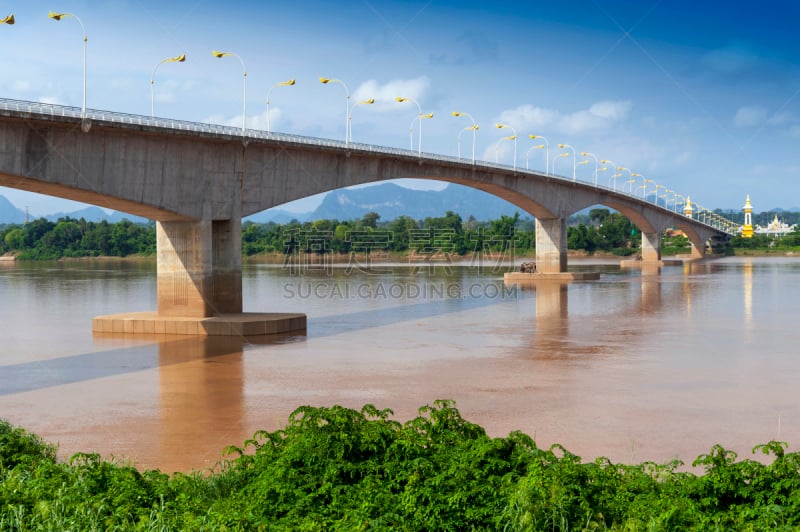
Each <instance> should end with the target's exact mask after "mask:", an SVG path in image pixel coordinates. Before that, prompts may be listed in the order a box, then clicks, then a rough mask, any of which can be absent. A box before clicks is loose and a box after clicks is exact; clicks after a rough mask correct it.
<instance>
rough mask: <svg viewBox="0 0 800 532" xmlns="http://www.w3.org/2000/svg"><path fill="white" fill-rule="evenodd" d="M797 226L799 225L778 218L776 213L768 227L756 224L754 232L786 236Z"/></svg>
mask: <svg viewBox="0 0 800 532" xmlns="http://www.w3.org/2000/svg"><path fill="white" fill-rule="evenodd" d="M796 228H797V225H789V224H786V223H784V222H781V221H780V220H778V215H777V214H776V215H775V218H774V219H773V220H772V221H771V222H770V223H769V224H768V225H767V226H766V227H761V226H760V225H756V228H755V230H754V232H755V233H756V234H758V235H770V236H784V235H786V234H788V233H791V232H792V231H794V230H795V229H796Z"/></svg>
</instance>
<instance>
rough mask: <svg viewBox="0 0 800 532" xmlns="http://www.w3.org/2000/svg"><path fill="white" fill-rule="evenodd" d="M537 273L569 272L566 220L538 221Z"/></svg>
mask: <svg viewBox="0 0 800 532" xmlns="http://www.w3.org/2000/svg"><path fill="white" fill-rule="evenodd" d="M536 271H538V272H539V273H561V272H565V271H567V222H566V219H564V218H547V219H544V220H541V219H539V218H537V219H536Z"/></svg>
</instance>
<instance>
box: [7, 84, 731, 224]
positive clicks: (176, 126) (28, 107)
mask: <svg viewBox="0 0 800 532" xmlns="http://www.w3.org/2000/svg"><path fill="white" fill-rule="evenodd" d="M0 110H3V111H12V112H17V113H28V114H30V115H38V116H46V117H58V118H73V119H84V118H85V119H88V120H90V121H102V122H108V123H114V124H128V125H136V126H146V127H157V128H165V129H173V130H178V131H189V132H193V133H204V134H210V135H221V136H226V137H231V138H241V137H244V138H245V139H262V140H276V141H281V142H293V143H297V144H305V145H312V146H324V147H330V148H336V149H348V150H353V151H355V150H358V151H362V152H368V153H376V154H381V155H399V156H403V157H419V156H420V154H419V152H417V151H414V150H407V149H403V148H392V147H387V146H377V145H374V144H361V143H354V142H344V141H337V140H333V139H325V138H318V137H307V136H302V135H292V134H288V133H274V132H267V131H262V130H258V129H247V130H246V131H245V132H244V135H243V134H242V129H241V128H239V127H234V126H224V125H219V124H207V123H203V122H192V121H189V120H176V119H171V118H159V117H152V116H143V115H134V114H129V113H120V112H116V111H102V110H97V109H87V110H86V113H85V115H84V113H83V111H82V110H81V108H80V107H72V106H67V105H57V104H51V103H40V102H28V101H23V100H13V99H9V98H0ZM422 157H424V158H425V159H429V160H433V161H440V162H448V163H459V164H464V163H465V161H466V160H465V159H463V158H459V157H453V156H450V155H441V154H437V153H427V152H423V153H422ZM475 164H476V165H479V166H481V167H484V168H496V169H499V170H503V171H508V170H509V169H511V168H512V167H511V166H509V165H506V164H499V163H492V162H488V161H480V162H476V163H475ZM515 171H516V172H518V173H523V174H524V173H529V174H537V175H545V176H547V177H550V178H553V179H558V180H562V181H570V182H572V181H581V182H582V183H585V184H589V185H592V186H594V187H596V188H598V189H604V190H607V191H611V192H615V193H617V194H623V195H626V196H629V197H632V198H636V199H637V200H640V201H647V202H649V203H652V204H654V205H656V206H658V207H660V208H663V209H667V210H669V211H672V212H674V213H675V214H676V215H678V216H686V214H684V213H683V212H681V209H682V208H683V207H684V206H685V202H679V201H678V200H677V198H678V197H683V196H680V195H678V194H675V193H674V192H673V194H674V196H673V199H672V201H668V200H666V199H665V200H664V201H663V202H660V201H659V199H660V197H659V196H658V193H657V191H656V194H655V195H651V196H648V195H647V191H646V189H645V191H644V195H643V196H639V195H637V194H635V193H634V190H633V187H631V190H630V191H626V190H624V188H616V183H615V184H614V186H613V187H611V186H605V185H602V184H599V183H597V182H595V180H594V179H593V180H591V181H587V180H585V179H580V180H579V179H577V176H575V177H569V176H563V175H559V174H556V173H553V172H547V173H545V172H534V171H530V170H526V169H520V168H515ZM639 188H642V187H639ZM637 190H638V189H637ZM670 204H671V206H670ZM691 218H692V220H694V221H695V222H697V223H700V224H704V225H707V226H708V227H710V228H713V229H716V230H718V231H722V232H724V233H728V234H736V233H737V232H738V230H739V224H736V223H735V222H732V221H731V220H728V219H726V218H724V217H722V216H720V215H719V214H717V213H714V212H713V211H710V210H708V209H705V208H704V207H700V206H699V205H697V204H695V206H694V210H693V212H692V214H691Z"/></svg>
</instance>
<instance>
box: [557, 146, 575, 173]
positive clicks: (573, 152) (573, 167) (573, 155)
mask: <svg viewBox="0 0 800 532" xmlns="http://www.w3.org/2000/svg"><path fill="white" fill-rule="evenodd" d="M558 147H559V148H561V149H562V150H563V149H565V148H569V149H570V150H572V180H573V181H575V168H576V166H575V165H576V164H577V162H576V161H575V148H573V147H572V146H570V145H569V144H559V145H558Z"/></svg>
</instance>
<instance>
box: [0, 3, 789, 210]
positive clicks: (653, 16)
mask: <svg viewBox="0 0 800 532" xmlns="http://www.w3.org/2000/svg"><path fill="white" fill-rule="evenodd" d="M739 6H741V7H739ZM0 10H1V11H2V13H0V17H2V16H5V15H7V14H9V13H14V14H15V17H16V21H17V23H16V24H15V25H14V26H5V25H3V26H0V47H2V50H3V57H4V66H3V74H2V76H1V77H0V96H2V97H6V98H13V99H21V100H31V101H43V102H52V103H59V104H65V105H75V106H80V105H81V99H82V74H83V72H82V46H83V43H82V41H81V37H82V35H81V28H80V25H79V24H78V23H77V21H75V20H71V19H63V20H61V21H59V22H56V21H53V20H50V19H48V18H47V12H48V10H54V11H62V12H70V13H74V14H76V15H77V16H78V17H80V19H81V21H82V22H83V24H84V25H85V27H86V33H87V35H88V39H89V41H88V68H87V71H88V74H87V77H88V83H87V84H88V89H87V103H88V107H89V108H94V109H106V110H113V111H120V112H128V113H136V114H144V115H148V114H149V113H150V105H151V99H150V77H151V75H152V72H153V69H154V67H155V66H156V65H157V64H158V63H159V61H161V60H162V59H164V58H166V57H169V56H174V55H178V54H181V53H185V54H186V55H187V60H186V62H185V63H181V64H171V63H165V64H163V65H161V66H160V67H159V69H158V71H157V74H156V80H155V89H156V95H157V96H156V102H155V111H156V115H158V116H164V117H170V118H179V119H186V120H194V121H201V122H217V123H225V124H231V125H240V124H241V121H242V68H241V64H240V63H239V62H238V61H237V60H236V59H235V58H231V57H225V58H222V59H218V58H214V57H212V55H211V51H212V50H214V49H217V50H222V51H229V52H234V53H236V54H238V55H239V56H240V57H241V58H242V60H243V61H244V62H245V64H246V67H247V95H248V98H247V102H246V105H247V113H246V114H247V125H248V127H251V128H259V129H266V105H265V101H266V96H267V93H268V92H269V91H270V90H271V93H270V111H271V114H270V122H271V127H272V129H273V130H275V131H282V132H287V133H294V134H300V135H308V136H315V137H328V138H335V139H344V125H345V98H344V96H345V89H344V87H343V86H341V85H339V84H328V85H323V84H321V83H319V81H318V78H319V77H320V76H325V77H330V78H336V79H340V80H342V81H343V82H344V83H345V84H346V86H347V88H348V90H349V92H350V94H351V96H352V100H351V101H353V102H356V101H359V100H363V99H366V98H369V97H373V98H375V99H376V104H375V105H372V106H367V105H361V106H357V107H356V108H355V109H354V111H353V120H352V130H353V140H354V141H355V142H369V143H374V144H380V145H385V146H394V147H401V148H406V147H408V146H409V125H410V123H411V122H412V121H413V120H414V117H415V116H416V114H417V109H416V106H415V105H413V104H410V103H406V104H399V103H397V102H395V101H394V97H395V96H406V97H411V98H413V99H414V100H416V101H417V102H418V103H419V104H420V107H421V109H422V111H423V113H433V114H434V117H433V118H432V119H430V120H425V121H424V123H423V137H422V146H423V150H424V151H430V152H435V153H442V154H450V155H455V154H456V151H457V147H458V146H457V139H458V135H459V131H461V129H462V128H464V127H466V126H468V125H471V122H469V119H467V118H465V117H461V118H455V117H453V116H451V112H452V111H460V112H463V113H469V114H470V115H472V117H474V119H475V121H476V122H477V124H478V125H479V127H480V129H479V130H478V131H477V157H478V158H481V159H485V160H489V161H493V160H494V159H495V156H497V157H498V158H499V160H500V162H505V163H507V164H511V162H512V152H513V150H512V148H513V143H512V142H511V141H501V142H500V143H499V144H498V141H500V139H501V138H502V137H503V136H505V135H508V134H509V131H508V130H498V129H496V128H495V127H494V125H495V123H498V122H501V123H504V124H507V125H510V126H512V127H513V128H515V130H516V132H517V134H518V136H519V139H518V144H517V165H518V166H521V167H524V166H525V164H526V158H527V162H528V164H530V166H531V167H532V168H541V169H544V166H545V161H544V154H543V150H530V147H531V146H534V145H535V143H534V141H533V140H530V139H529V138H528V135H530V134H536V135H543V136H544V137H546V138H547V139H548V141H549V144H550V157H551V159H552V157H553V155H555V154H556V153H558V150H557V149H556V147H555V145H556V144H557V143H567V144H569V145H571V146H574V147H575V148H576V149H577V151H578V152H580V151H587V152H591V153H594V154H596V156H597V157H598V158H605V159H610V160H613V161H614V162H615V163H616V164H617V165H620V166H625V167H628V168H630V169H631V170H632V171H633V172H637V173H640V174H643V175H644V176H646V177H647V178H649V179H653V180H655V181H656V182H658V183H659V184H662V185H665V186H667V187H669V188H670V189H672V190H675V191H677V192H678V193H680V194H683V195H687V194H688V195H690V196H691V197H692V199H693V200H696V201H699V202H700V203H701V204H702V205H704V206H706V207H708V208H712V209H714V208H736V209H738V208H740V207H741V206H742V205H743V203H744V197H745V195H746V194H750V196H751V198H752V201H753V204H754V206H755V210H756V211H760V210H768V209H771V208H775V207H780V208H784V209H788V208H794V207H800V187H798V186H797V185H796V183H797V181H798V178H799V177H800V158H799V157H798V151H800V150H798V146H800V64H799V63H798V58H800V39H798V38H797V37H796V24H797V21H798V20H800V2H797V1H796V0H791V1H790V0H785V1H774V0H765V1H761V2H758V3H737V4H734V3H731V2H719V1H715V0H712V1H705V2H688V1H681V0H662V1H660V2H659V1H639V0H577V1H571V2H557V1H553V2H504V3H501V2H497V3H489V2H470V1H461V2H451V1H446V2H445V1H430V2H426V1H409V2H375V1H359V0H351V1H344V2H322V1H311V0H296V1H294V2H277V1H267V0H265V1H260V2H236V1H230V2H209V1H188V0H171V1H169V2H154V1H150V0H110V1H95V0H93V1H75V0H72V1H69V2H66V1H61V2H57V1H53V2H44V1H41V0H11V1H8V0H6V1H4V2H3V3H2V7H0ZM289 78H294V79H296V85H294V86H291V87H276V88H274V89H272V87H274V85H275V84H276V83H278V82H280V81H284V80H287V79H289ZM471 134H472V133H471V132H469V131H466V132H463V133H462V135H461V140H462V145H461V149H462V155H465V156H471ZM417 136H418V135H417V130H416V126H415V132H414V143H415V144H414V145H415V148H416V143H417V142H418V139H417ZM580 160H583V158H582V157H580V155H579V156H578V161H580ZM570 161H571V159H568V158H565V159H558V163H557V166H556V171H557V172H558V173H561V174H571V171H572V167H571V163H570ZM593 167H594V164H593V162H592V163H590V164H587V165H581V166H578V172H579V176H582V175H589V174H591V172H592V171H593ZM609 174H610V172H609V171H606V172H600V174H599V176H600V177H599V179H600V181H601V182H606V183H607V182H608V177H607V176H609ZM406 185H408V186H414V187H420V186H436V185H431V184H418V183H406ZM0 194H2V195H5V196H6V197H8V198H9V199H10V200H11V201H12V202H13V203H15V204H16V205H17V206H20V207H23V206H28V207H29V208H30V211H31V212H32V213H33V214H44V213H49V212H53V211H57V210H70V208H71V207H70V206H68V205H66V204H65V202H64V201H63V200H55V199H50V198H46V197H42V196H35V195H31V194H28V193H22V192H19V191H13V190H10V189H3V188H0ZM313 203H314V202H313V201H307V202H304V203H301V204H299V205H295V206H293V208H294V209H295V210H305V209H310V208H312V207H313Z"/></svg>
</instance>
